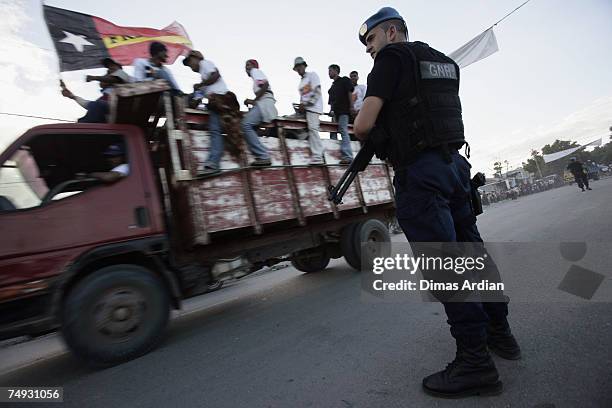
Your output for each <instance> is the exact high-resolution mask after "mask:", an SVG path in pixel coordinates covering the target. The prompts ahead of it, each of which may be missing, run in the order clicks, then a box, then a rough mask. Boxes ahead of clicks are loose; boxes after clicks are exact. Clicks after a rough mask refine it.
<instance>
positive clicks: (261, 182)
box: [180, 111, 393, 244]
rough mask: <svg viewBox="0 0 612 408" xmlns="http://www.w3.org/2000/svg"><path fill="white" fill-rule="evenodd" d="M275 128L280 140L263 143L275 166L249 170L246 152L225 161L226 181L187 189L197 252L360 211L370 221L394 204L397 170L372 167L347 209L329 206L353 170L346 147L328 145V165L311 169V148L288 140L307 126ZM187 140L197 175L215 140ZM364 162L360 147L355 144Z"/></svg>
mask: <svg viewBox="0 0 612 408" xmlns="http://www.w3.org/2000/svg"><path fill="white" fill-rule="evenodd" d="M203 116H207V114H206V113H205V112H195V111H190V113H189V115H187V118H188V120H187V121H188V122H191V123H194V122H196V123H205V122H206V118H203ZM273 126H275V127H276V128H277V134H278V137H262V138H261V141H262V143H263V144H264V145H265V146H266V148H267V149H268V151H269V152H270V156H271V161H272V166H270V167H265V168H261V167H248V163H250V162H252V161H253V160H254V157H253V156H252V154H251V153H250V152H249V151H248V149H246V147H245V149H244V150H245V151H244V152H243V154H242V156H241V157H239V158H236V157H233V156H232V155H231V154H230V153H228V152H227V151H226V152H225V153H224V155H223V158H222V160H221V166H220V167H221V170H222V172H221V174H218V175H215V176H211V177H208V178H204V179H196V178H193V177H192V178H190V179H187V180H183V181H181V183H183V184H184V185H186V186H187V196H188V202H189V206H190V211H189V212H190V213H191V214H192V220H191V222H192V224H193V225H192V231H193V235H194V239H195V241H196V243H198V244H207V243H209V242H210V239H211V234H214V233H216V232H220V231H228V230H232V229H239V228H247V227H251V228H252V229H253V231H254V233H255V234H261V233H263V232H264V230H265V227H266V225H268V224H274V223H278V222H285V221H291V220H293V221H295V223H296V225H300V226H305V225H307V224H308V222H309V220H311V219H312V218H313V217H316V216H320V215H324V214H329V215H332V216H333V218H335V219H341V218H342V217H343V216H344V217H348V215H347V214H348V213H349V212H350V211H351V210H352V212H351V214H352V213H354V211H355V210H357V211H360V212H361V213H364V214H365V213H367V212H368V208H369V207H374V206H380V205H387V206H392V205H393V204H392V203H393V187H392V182H391V177H392V174H391V171H392V170H391V169H390V168H389V166H387V165H386V164H385V163H384V162H382V161H380V160H378V159H373V160H372V162H371V164H370V165H369V166H368V167H367V169H366V170H365V171H364V172H362V173H360V174H359V176H358V177H357V178H356V180H355V182H354V183H353V184H352V185H351V187H350V189H349V190H348V191H347V193H346V195H345V196H344V200H343V202H342V204H339V205H335V204H333V203H331V202H330V201H329V200H328V199H327V191H328V187H329V186H330V185H332V184H336V183H337V181H338V180H339V179H340V178H341V177H342V175H343V174H344V172H345V171H346V169H347V168H348V166H346V165H340V164H339V161H340V141H337V140H327V139H324V140H322V142H323V146H324V148H325V154H324V158H325V163H326V164H325V165H323V166H308V162H309V161H310V149H309V147H308V141H307V140H297V139H287V138H285V137H284V130H286V129H303V128H305V127H306V123H305V121H304V120H300V119H279V120H277V121H276V122H275V123H274V124H273ZM321 127H322V129H321V131H322V133H323V132H325V131H330V130H337V125H336V124H335V123H330V122H322V126H321ZM181 133H182V134H181V135H180V137H181V139H182V142H183V143H181V146H182V148H183V152H182V155H181V156H182V157H187V160H186V162H187V163H188V167H189V171H190V173H191V174H195V172H196V171H197V168H198V167H200V166H201V165H202V164H203V162H204V161H205V159H206V157H207V156H208V153H209V143H210V138H209V136H208V132H207V131H204V130H183V131H182V132H181ZM351 145H352V149H353V153H354V154H357V152H358V151H359V149H360V143H359V142H356V141H353V142H351Z"/></svg>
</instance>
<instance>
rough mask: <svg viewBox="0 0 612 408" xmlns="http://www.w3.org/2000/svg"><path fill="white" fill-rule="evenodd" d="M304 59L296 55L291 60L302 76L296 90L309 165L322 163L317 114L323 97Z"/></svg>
mask: <svg viewBox="0 0 612 408" xmlns="http://www.w3.org/2000/svg"><path fill="white" fill-rule="evenodd" d="M307 66H308V64H306V61H304V58H302V57H297V58H296V59H295V60H294V62H293V70H294V71H295V72H297V73H298V75H299V76H300V77H301V78H302V79H301V81H300V85H299V87H298V91H299V93H300V106H299V110H300V111H301V112H305V113H306V123H307V125H308V144H309V145H310V163H309V164H310V165H312V166H316V165H321V164H323V163H324V162H323V143H321V136H320V135H319V126H320V121H319V115H321V114H322V113H323V98H322V97H321V80H320V79H319V76H318V75H317V74H316V73H315V72H306V67H307Z"/></svg>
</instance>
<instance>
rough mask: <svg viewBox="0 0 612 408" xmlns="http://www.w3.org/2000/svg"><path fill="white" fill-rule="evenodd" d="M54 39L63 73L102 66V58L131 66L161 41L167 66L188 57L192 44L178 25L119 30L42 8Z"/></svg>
mask: <svg viewBox="0 0 612 408" xmlns="http://www.w3.org/2000/svg"><path fill="white" fill-rule="evenodd" d="M43 12H44V16H45V21H46V23H47V27H48V28H49V33H50V34H51V39H52V40H53V44H54V45H55V49H56V50H57V55H58V57H59V61H60V71H75V70H78V69H89V68H99V67H102V63H101V60H102V59H103V58H107V57H108V58H112V59H114V60H115V61H117V62H118V63H120V64H122V65H130V64H132V61H134V59H135V58H149V57H150V55H149V44H151V42H153V41H158V42H161V43H163V44H165V45H166V47H167V48H168V64H172V63H174V61H176V59H177V58H178V56H179V55H182V54H187V52H188V51H189V50H190V49H191V41H190V40H189V36H188V35H187V32H186V31H185V29H184V28H183V26H182V25H180V24H179V23H177V22H173V23H172V24H170V25H169V26H168V27H166V28H163V29H161V30H156V29H152V28H142V27H120V26H117V25H115V24H113V23H111V22H108V21H106V20H104V19H102V18H100V17H95V16H90V15H87V14H82V13H77V12H74V11H70V10H64V9H60V8H56V7H51V6H43Z"/></svg>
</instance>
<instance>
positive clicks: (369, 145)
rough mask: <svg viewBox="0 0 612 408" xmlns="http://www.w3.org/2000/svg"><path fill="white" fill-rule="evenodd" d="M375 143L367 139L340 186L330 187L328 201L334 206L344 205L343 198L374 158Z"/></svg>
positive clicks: (341, 179)
mask: <svg viewBox="0 0 612 408" xmlns="http://www.w3.org/2000/svg"><path fill="white" fill-rule="evenodd" d="M374 152H375V149H374V142H373V141H372V140H371V138H368V139H366V141H365V143H363V145H362V146H361V150H359V153H357V156H355V158H354V159H353V161H352V162H351V164H350V165H349V167H348V169H346V171H345V172H344V174H343V175H342V177H341V178H340V180H339V181H338V184H336V185H335V186H329V187H328V193H329V194H328V195H327V199H328V200H329V201H332V202H333V203H334V204H342V197H344V193H346V190H348V188H349V187H350V186H351V183H352V182H353V180H354V179H355V177H357V173H359V172H360V171H364V170H365V168H366V167H368V164H370V160H372V157H373V156H374Z"/></svg>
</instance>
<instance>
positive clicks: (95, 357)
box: [61, 264, 170, 367]
mask: <svg viewBox="0 0 612 408" xmlns="http://www.w3.org/2000/svg"><path fill="white" fill-rule="evenodd" d="M169 313H170V299H169V295H168V292H167V290H166V288H165V287H164V285H163V283H162V282H161V281H160V280H159V279H158V278H157V276H155V275H154V274H153V273H152V272H150V271H149V270H147V269H145V268H143V267H141V266H138V265H128V264H122V265H111V266H107V267H104V268H101V269H99V270H97V271H95V272H94V273H93V274H91V275H89V276H87V277H86V278H84V279H83V280H82V281H80V282H78V283H77V284H76V286H75V287H74V288H72V289H71V290H70V292H69V293H68V295H67V297H66V299H65V302H64V305H63V308H62V316H61V317H62V328H61V331H62V335H63V337H64V339H65V341H66V344H67V345H68V347H69V348H70V350H71V351H72V352H73V353H74V354H75V355H76V356H77V357H79V358H81V359H82V360H84V361H85V362H87V363H88V364H89V365H92V366H95V367H107V366H111V365H115V364H119V363H121V362H124V361H128V360H131V359H133V358H136V357H139V356H141V355H143V354H146V353H147V352H149V351H150V350H151V349H152V348H153V347H155V346H156V345H157V344H158V343H159V341H160V340H161V338H162V335H163V332H164V329H165V328H166V325H167V323H168V317H169Z"/></svg>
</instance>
